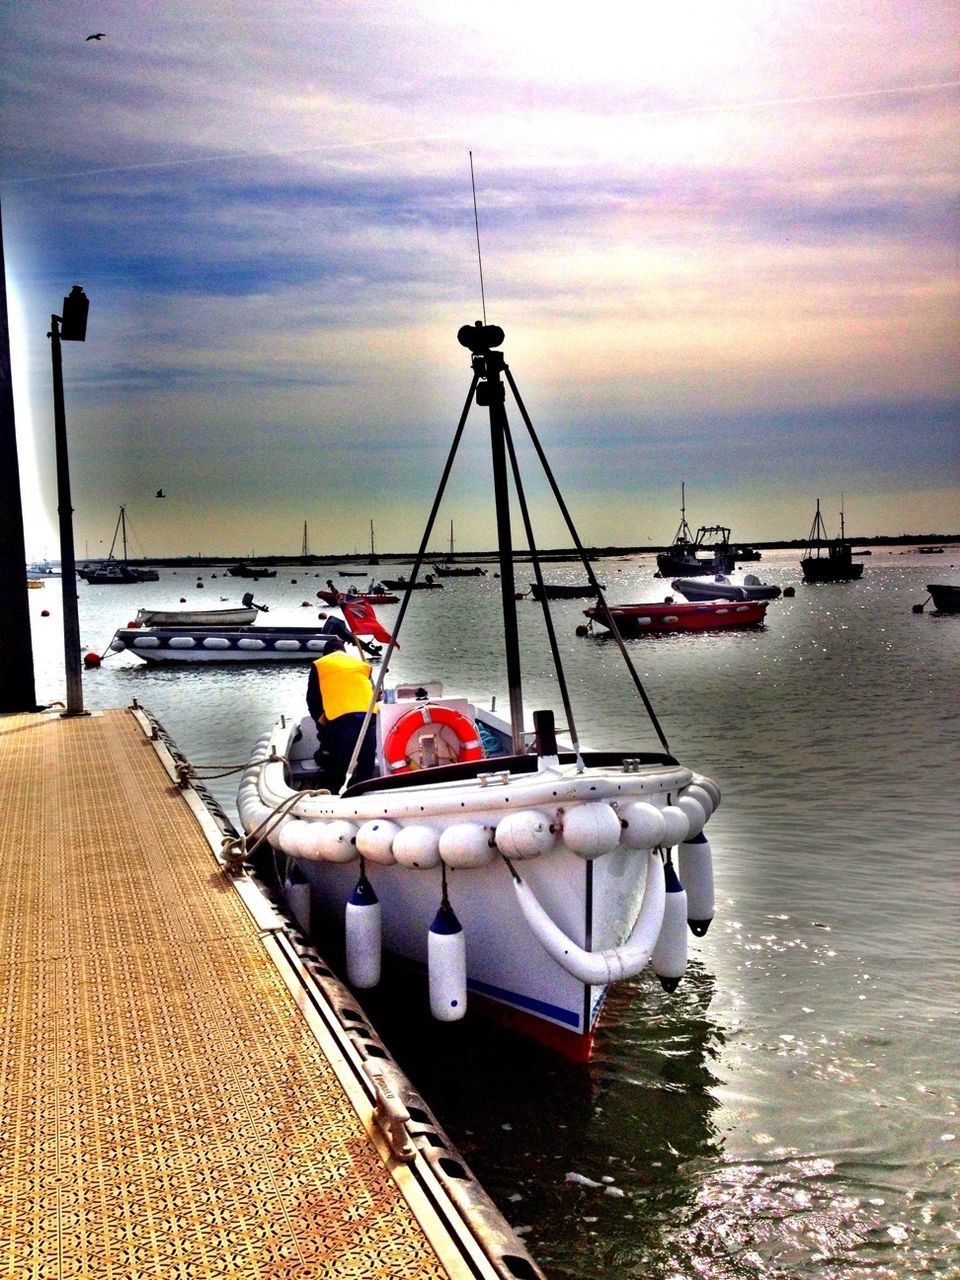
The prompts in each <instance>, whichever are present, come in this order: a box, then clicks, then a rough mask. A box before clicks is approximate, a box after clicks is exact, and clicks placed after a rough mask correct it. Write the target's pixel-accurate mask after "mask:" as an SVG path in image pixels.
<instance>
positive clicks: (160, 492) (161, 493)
mask: <svg viewBox="0 0 960 1280" xmlns="http://www.w3.org/2000/svg"><path fill="white" fill-rule="evenodd" d="M166 496H167V495H166V494H165V493H164V492H163V490H162V489H158V490H157V497H158V498H165V497H166Z"/></svg>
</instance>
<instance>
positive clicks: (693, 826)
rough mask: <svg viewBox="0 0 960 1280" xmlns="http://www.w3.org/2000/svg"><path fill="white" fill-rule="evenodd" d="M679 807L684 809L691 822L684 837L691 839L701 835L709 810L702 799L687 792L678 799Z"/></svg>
mask: <svg viewBox="0 0 960 1280" xmlns="http://www.w3.org/2000/svg"><path fill="white" fill-rule="evenodd" d="M677 808H678V809H682V810H683V812H684V813H685V814H686V815H687V821H688V822H689V824H690V828H689V830H688V831H687V834H686V835H685V836H684V839H685V840H689V839H690V838H691V837H692V836H696V835H699V834H700V832H701V831H702V830H703V824H704V823H705V822H706V820H707V812H706V810H705V809H704V807H703V805H702V804H701V803H700V801H699V800H698V799H697V798H696V797H695V796H691V795H687V794H685V795H682V796H680V798H679V799H678V800H677Z"/></svg>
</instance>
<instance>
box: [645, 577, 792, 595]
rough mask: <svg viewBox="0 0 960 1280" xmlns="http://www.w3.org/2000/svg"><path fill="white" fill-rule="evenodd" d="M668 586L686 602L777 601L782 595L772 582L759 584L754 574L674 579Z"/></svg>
mask: <svg viewBox="0 0 960 1280" xmlns="http://www.w3.org/2000/svg"><path fill="white" fill-rule="evenodd" d="M670 586H671V587H672V588H673V590H674V591H679V592H680V594H681V595H682V596H683V597H684V598H685V599H686V600H777V599H778V598H779V597H780V595H781V594H782V592H781V590H780V588H779V587H778V586H776V585H775V584H774V583H772V582H761V581H760V579H759V578H758V577H757V575H756V574H755V573H745V574H743V575H742V576H737V577H734V576H732V575H728V574H725V573H717V574H714V576H713V577H712V578H675V579H674V580H673V582H671V583H670Z"/></svg>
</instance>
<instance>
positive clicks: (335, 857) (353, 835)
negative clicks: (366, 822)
mask: <svg viewBox="0 0 960 1280" xmlns="http://www.w3.org/2000/svg"><path fill="white" fill-rule="evenodd" d="M317 826H318V827H319V828H320V834H319V835H318V836H317V847H318V848H319V850H320V857H321V858H323V860H324V862H352V861H353V859H354V858H355V857H356V856H357V845H356V839H357V828H356V827H355V826H354V825H353V823H352V822H347V821H346V820H345V819H343V818H337V819H336V821H335V822H319V823H317Z"/></svg>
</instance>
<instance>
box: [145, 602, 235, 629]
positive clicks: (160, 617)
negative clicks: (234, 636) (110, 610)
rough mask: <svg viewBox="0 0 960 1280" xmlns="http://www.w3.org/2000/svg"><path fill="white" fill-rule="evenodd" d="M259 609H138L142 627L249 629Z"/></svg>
mask: <svg viewBox="0 0 960 1280" xmlns="http://www.w3.org/2000/svg"><path fill="white" fill-rule="evenodd" d="M259 612H260V611H259V609H245V608H242V607H238V608H235V609H138V610H137V625H138V626H140V627H181V628H182V627H201V628H202V627H249V626H250V625H251V623H253V622H256V620H257V614H258V613H259Z"/></svg>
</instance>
